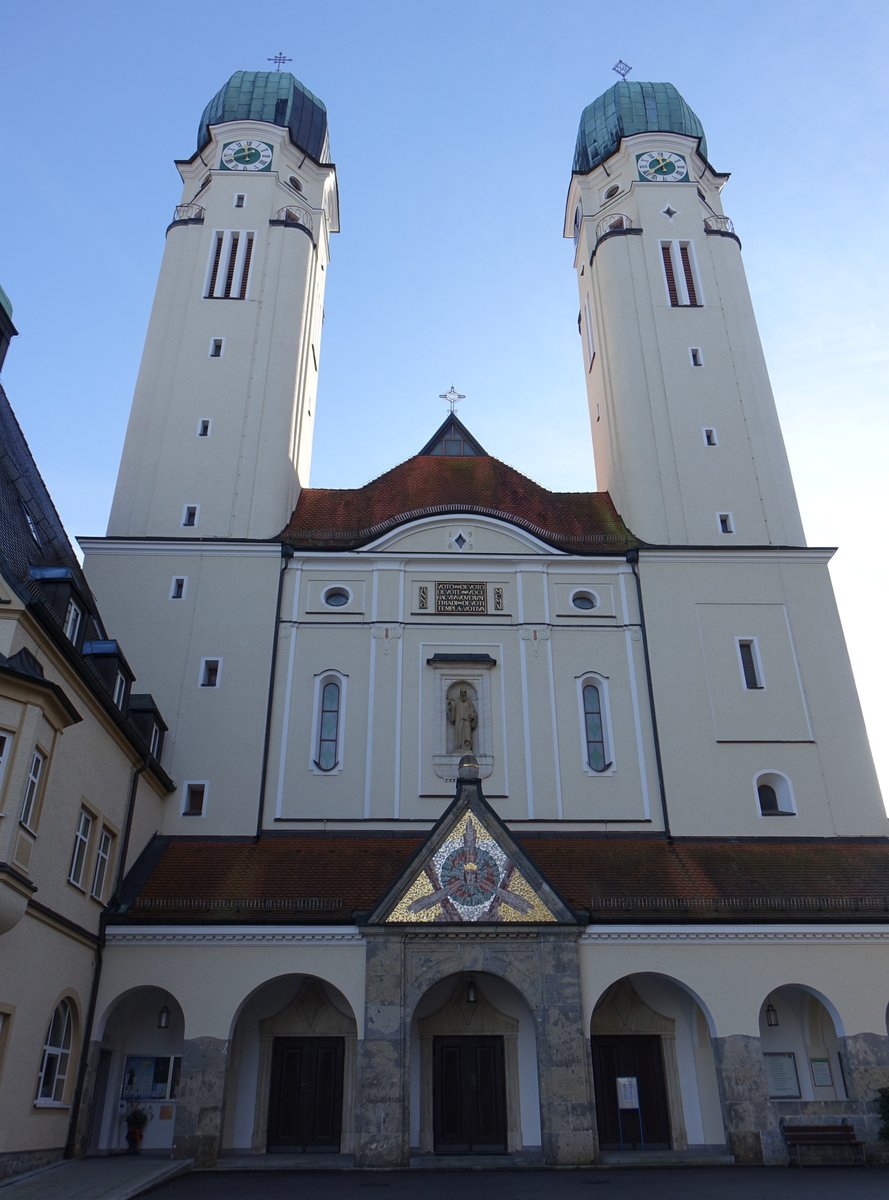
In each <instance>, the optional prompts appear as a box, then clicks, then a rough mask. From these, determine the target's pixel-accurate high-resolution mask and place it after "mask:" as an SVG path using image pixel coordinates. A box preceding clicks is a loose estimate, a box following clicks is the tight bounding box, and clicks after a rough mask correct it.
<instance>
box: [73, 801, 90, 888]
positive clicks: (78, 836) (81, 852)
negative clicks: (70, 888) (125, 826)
mask: <svg viewBox="0 0 889 1200" xmlns="http://www.w3.org/2000/svg"><path fill="white" fill-rule="evenodd" d="M92 827H93V818H92V817H91V816H90V814H89V813H88V812H87V811H86V809H85V808H82V809H81V810H80V816H79V817H78V818H77V829H76V830H75V831H74V851H73V853H72V854H71V869H70V871H69V872H68V879H69V881H70V882H71V883H73V884H74V886H75V887H82V886H83V872H84V868H85V867H86V855H87V850H88V849H89V844H90V831H91V830H92Z"/></svg>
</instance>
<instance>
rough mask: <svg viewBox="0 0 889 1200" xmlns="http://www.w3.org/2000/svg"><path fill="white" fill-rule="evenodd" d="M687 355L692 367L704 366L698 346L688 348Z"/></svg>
mask: <svg viewBox="0 0 889 1200" xmlns="http://www.w3.org/2000/svg"><path fill="white" fill-rule="evenodd" d="M688 353H689V357H690V358H691V365H692V366H693V367H702V366H703V365H704V359H703V357H702V355H701V348H700V346H689V348H688Z"/></svg>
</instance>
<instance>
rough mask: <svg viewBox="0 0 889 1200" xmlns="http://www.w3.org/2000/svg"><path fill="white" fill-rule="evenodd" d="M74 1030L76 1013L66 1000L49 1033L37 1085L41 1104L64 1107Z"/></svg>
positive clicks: (57, 1011) (57, 1009) (59, 1006)
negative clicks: (61, 1105) (62, 1104)
mask: <svg viewBox="0 0 889 1200" xmlns="http://www.w3.org/2000/svg"><path fill="white" fill-rule="evenodd" d="M73 1028H74V1010H73V1007H72V1004H71V1001H70V1000H62V1001H60V1002H59V1004H57V1005H56V1008H55V1011H54V1012H53V1015H52V1020H51V1021H50V1023H49V1029H47V1031H46V1041H45V1043H44V1046H43V1060H42V1062H41V1064H40V1079H39V1081H38V1084H37V1102H38V1104H39V1103H43V1104H61V1103H63V1101H64V1096H65V1080H66V1079H67V1078H68V1063H69V1061H70V1058H71V1037H72V1033H73Z"/></svg>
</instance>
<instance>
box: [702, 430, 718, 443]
mask: <svg viewBox="0 0 889 1200" xmlns="http://www.w3.org/2000/svg"><path fill="white" fill-rule="evenodd" d="M704 445H705V446H718V445H719V442H718V441H717V439H716V430H715V429H709V428H705V429H704Z"/></svg>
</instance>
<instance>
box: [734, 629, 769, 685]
mask: <svg viewBox="0 0 889 1200" xmlns="http://www.w3.org/2000/svg"><path fill="white" fill-rule="evenodd" d="M738 658H739V660H740V663H741V677H742V679H743V680H744V687H745V688H748V689H750V690H751V691H760V690H761V689H762V687H763V682H762V667H761V666H760V662H759V648H758V646H757V644H756V639H755V638H738Z"/></svg>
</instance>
